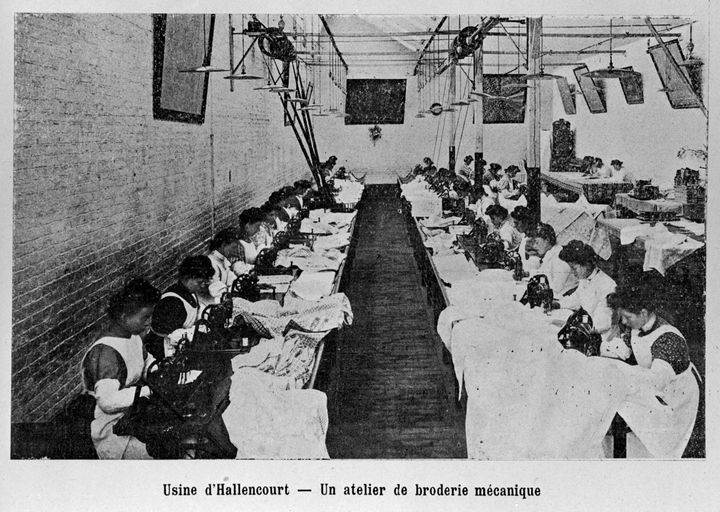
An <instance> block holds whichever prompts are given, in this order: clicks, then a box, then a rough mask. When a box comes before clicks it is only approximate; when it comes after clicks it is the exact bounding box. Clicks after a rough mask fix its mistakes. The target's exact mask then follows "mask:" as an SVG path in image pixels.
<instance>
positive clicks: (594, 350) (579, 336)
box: [558, 308, 602, 356]
mask: <svg viewBox="0 0 720 512" xmlns="http://www.w3.org/2000/svg"><path fill="white" fill-rule="evenodd" d="M558 341H559V342H560V344H561V345H562V346H563V347H564V348H565V349H568V350H577V351H579V352H582V353H583V354H585V355H586V356H597V355H599V354H600V343H601V342H602V338H601V337H600V334H598V333H597V332H595V331H594V330H593V321H592V317H591V316H590V315H589V314H588V312H587V311H585V310H584V309H583V308H580V309H579V310H577V311H576V312H574V313H573V314H572V315H570V318H568V320H567V322H565V325H564V326H563V328H562V329H560V332H558Z"/></svg>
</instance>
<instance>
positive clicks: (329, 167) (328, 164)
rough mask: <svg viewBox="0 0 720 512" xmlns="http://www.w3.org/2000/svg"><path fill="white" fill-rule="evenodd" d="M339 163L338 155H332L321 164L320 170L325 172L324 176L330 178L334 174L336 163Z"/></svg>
mask: <svg viewBox="0 0 720 512" xmlns="http://www.w3.org/2000/svg"><path fill="white" fill-rule="evenodd" d="M336 163H337V157H336V156H335V155H331V156H330V158H328V159H327V160H326V161H325V162H323V163H321V164H320V172H322V173H323V176H325V177H326V178H329V177H330V176H332V175H333V167H335V164H336Z"/></svg>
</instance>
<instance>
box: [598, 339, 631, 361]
mask: <svg viewBox="0 0 720 512" xmlns="http://www.w3.org/2000/svg"><path fill="white" fill-rule="evenodd" d="M631 354H632V350H630V347H628V346H627V345H626V344H625V342H624V341H623V339H622V338H612V339H609V340H605V341H603V342H602V343H601V344H600V355H601V356H603V357H611V358H613V359H622V360H623V361H624V360H626V359H627V358H629V357H630V355H631Z"/></svg>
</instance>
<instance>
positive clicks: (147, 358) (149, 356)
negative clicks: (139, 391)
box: [143, 352, 155, 377]
mask: <svg viewBox="0 0 720 512" xmlns="http://www.w3.org/2000/svg"><path fill="white" fill-rule="evenodd" d="M154 362H155V356H153V355H152V354H151V353H149V352H148V353H147V355H146V356H145V365H144V367H143V377H145V376H147V371H148V368H150V366H152V364H153V363H154Z"/></svg>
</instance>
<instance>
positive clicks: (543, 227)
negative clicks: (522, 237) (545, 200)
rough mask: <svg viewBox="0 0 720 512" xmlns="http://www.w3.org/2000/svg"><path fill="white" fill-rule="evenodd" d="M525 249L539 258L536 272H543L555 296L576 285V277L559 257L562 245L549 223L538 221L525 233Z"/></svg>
mask: <svg viewBox="0 0 720 512" xmlns="http://www.w3.org/2000/svg"><path fill="white" fill-rule="evenodd" d="M527 236H528V241H527V244H526V251H527V253H528V254H530V255H535V256H537V257H538V258H540V267H538V269H537V274H545V275H546V276H547V278H548V281H549V282H550V288H552V290H553V292H554V294H555V297H560V296H561V295H565V294H566V293H568V292H569V291H571V290H572V289H573V288H575V286H577V278H576V277H575V274H573V272H572V270H571V269H570V266H569V265H568V264H567V263H565V262H564V261H563V260H561V259H560V251H561V250H562V247H561V246H560V245H559V244H558V243H557V238H556V236H555V230H554V229H553V227H552V226H551V225H550V224H544V223H542V222H540V223H538V224H537V225H536V226H534V227H533V229H532V230H530V232H528V234H527Z"/></svg>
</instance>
